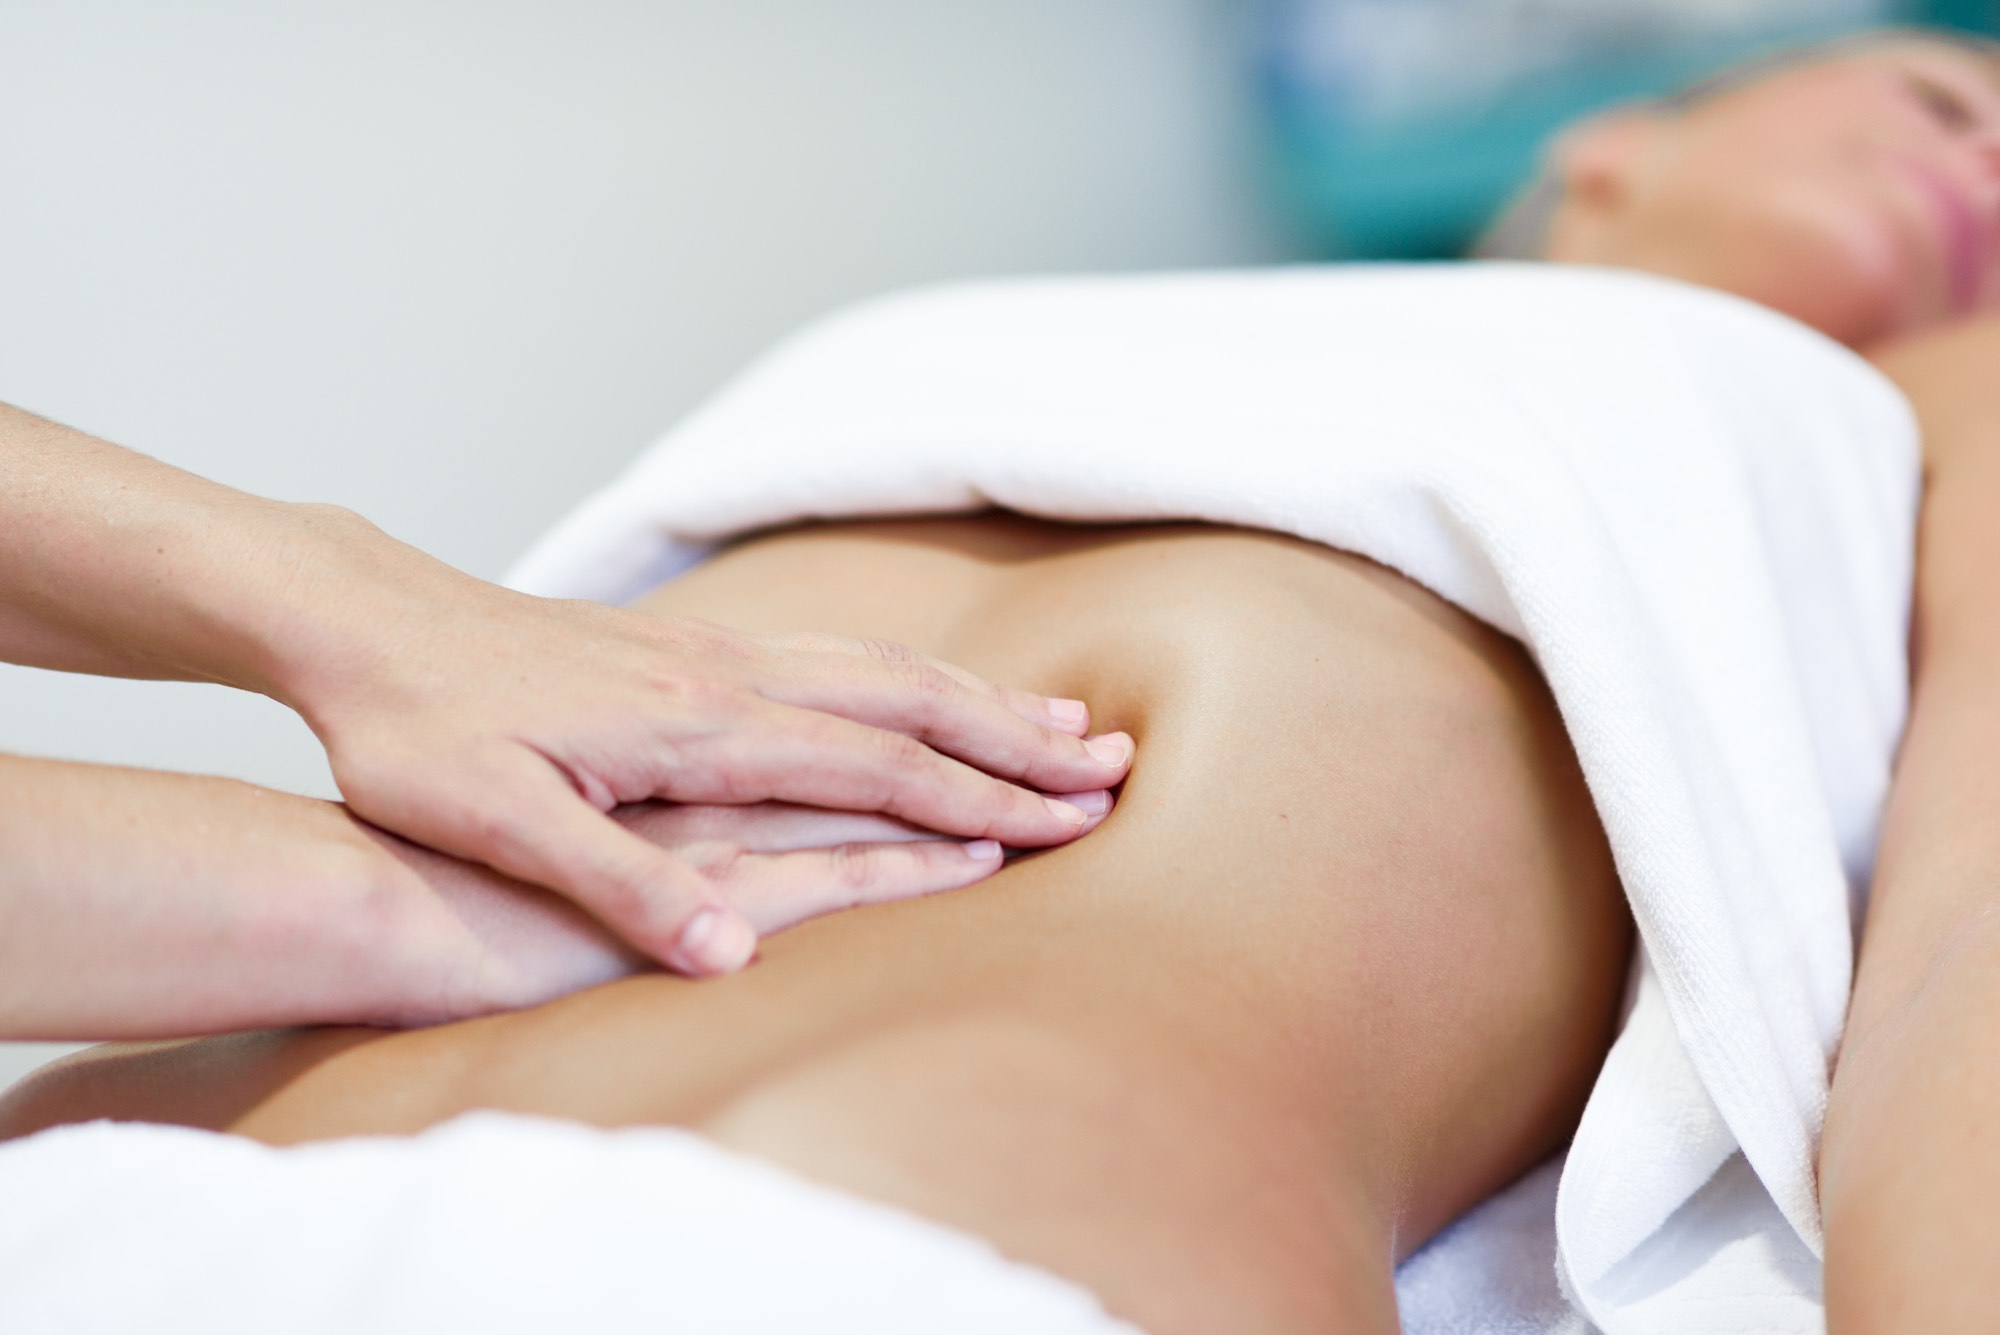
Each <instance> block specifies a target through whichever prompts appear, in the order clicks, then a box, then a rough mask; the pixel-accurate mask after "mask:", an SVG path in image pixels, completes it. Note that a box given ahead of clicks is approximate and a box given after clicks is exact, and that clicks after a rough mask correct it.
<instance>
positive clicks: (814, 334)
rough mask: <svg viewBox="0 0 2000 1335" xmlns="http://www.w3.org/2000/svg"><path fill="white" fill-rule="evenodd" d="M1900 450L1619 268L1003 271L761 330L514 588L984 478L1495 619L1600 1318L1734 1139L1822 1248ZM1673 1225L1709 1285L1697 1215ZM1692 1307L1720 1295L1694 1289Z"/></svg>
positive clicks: (603, 589)
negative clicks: (1081, 274) (1565, 1053)
mask: <svg viewBox="0 0 2000 1335" xmlns="http://www.w3.org/2000/svg"><path fill="white" fill-rule="evenodd" d="M1917 480H1918V456H1917V448H1916V433H1915V427H1914V424H1913V421H1912V418H1911V416H1910V413H1909V411H1908V406H1907V404H1906V403H1905V402H1904V401H1903V400H1902V399H1901V397H1900V396H1899V395H1898V394H1897V393H1896V392H1895V391H1894V390H1893V388H1892V387H1891V386H1890V385H1889V384H1888V383H1887V382H1886V381H1885V380H1884V379H1882V378H1881V377H1880V376H1879V375H1877V374H1876V373H1875V372H1874V371H1873V370H1872V369H1871V368H1870V367H1868V366H1867V365H1866V364H1865V363H1864V362H1862V361H1860V360H1859V359H1858V358H1856V357H1854V356H1853V355H1852V354H1850V353H1849V352H1847V351H1846V350H1844V349H1842V348H1840V347H1838V346H1836V345H1835V344H1833V343H1831V342H1829V341H1828V340H1826V339H1824V338H1822V337H1820V336H1819V335H1817V334H1815V333H1813V332H1812V331H1810V330H1807V329H1805V328H1804V327H1802V326H1800V325H1798V324H1796V323H1794V322H1792V321H1790V320H1787V319H1785V318H1784V317H1782V316H1779V315H1776V314H1773V313H1772V312H1770V311H1767V310H1764V309H1762V308H1760V307H1756V306H1753V305H1750V304H1748V303H1745V302H1742V301H1739V300H1737V299H1734V298H1731V297H1726V296H1723V295H1720V294H1717V293H1713V292H1709V291H1704V290H1699V289H1695V288H1690V287H1687V286H1684V285H1681V284H1676V283H1671V282H1667V281H1664V280H1659V279H1653V278H1648V277H1644V276H1640V275H1636V274H1630V273H1622V272H1613V271H1596V270H1585V269H1576V268H1556V267H1550V266H1511V265H1506V266H1503V265H1480V266H1473V265H1455V266H1440V267H1430V268H1424V267H1417V268H1398V267H1386V268H1352V269H1321V270H1293V271H1284V270H1278V271H1263V272H1256V273H1243V274H1210V275H1188V276H1173V277H1139V278H1114V279H1089V280H1057V281H1045V282H1026V283H1013V284H995V285H985V286H973V287H966V288H956V289H946V290H942V291H938V292H932V293H920V294H917V295H913V296H907V297H901V298H894V299H890V300H887V301H883V302H878V303H875V304H872V305H868V306H864V307H862V308H860V309H859V310H857V311H855V312H853V313H850V314H847V315H844V316H841V317H837V318H835V319H834V320H832V321H830V322H828V323H826V324H824V325H822V326H819V327H817V328H815V329H812V330H809V331H808V332H807V333H805V334H803V335H801V336H800V337H798V338H797V339H795V340H793V341H791V342H790V343H788V344H786V345H785V346H783V347H782V348H780V349H779V350H778V351H777V352H776V353H774V354H773V355H772V356H770V357H769V358H768V359H766V360H765V361H764V362H763V363H762V364H760V365H759V366H757V367H756V368H754V369H753V370H752V371H751V372H750V373H748V374H747V375H746V376H744V377H743V378H742V379H741V380H739V381H738V382H737V383H736V384H734V385H733V386H731V387H730V388H729V389H727V390H726V391H725V392H724V393H723V394H721V395H720V396H719V397H718V398H717V399H716V400H714V401H713V402H712V403H710V404H709V405H708V406H707V407H706V408H704V409H703V410H701V411H700V412H698V413H696V414H695V415H694V416H693V417H692V418H691V419H690V420H689V421H687V422H686V423H685V424H684V425H683V426H681V427H680V428H679V429H677V430H675V431H674V432H672V433H671V434H669V435H668V436H667V437H666V439H664V440H663V441H661V442H660V443H659V444H658V445H657V446H655V447H654V448H653V449H652V450H651V451H650V452H649V453H648V454H646V455H645V456H644V457H643V458H642V459H640V460H639V461H638V463H636V464H635V465H634V466H633V467H632V469H631V470H630V471H629V472H628V473H627V474H626V475H625V476H624V477H623V478H622V479H621V480H620V481H619V482H617V483H616V485H614V486H613V487H611V488H610V489H609V490H608V491H606V492H604V493H603V494H601V495H599V496H598V497H596V498H595V499H593V500H592V501H590V502H589V503H588V504H586V505H585V506H584V507H583V508H582V509H581V510H580V511H579V512H578V513H577V514H575V515H574V516H572V517H571V518H570V519H569V520H567V521H566V522H565V523H563V524H562V525H561V526H560V527H559V528H558V529H557V530H556V531H555V532H554V533H553V534H552V535H551V536H550V537H548V538H547V539H546V540H544V542H543V543H542V544H541V545H540V546H539V547H538V548H537V549H536V550H535V551H534V552H533V553H532V554H531V555H530V557H529V558H528V560H527V561H526V562H525V564H524V565H523V566H522V567H521V568H520V569H519V571H517V573H516V575H515V580H514V582H515V583H516V584H517V585H519V586H520V587H522V588H526V589H529V590H532V591H536V592H542V593H550V594H564V595H571V596H582V597H593V598H603V599H610V600H622V599H625V598H627V597H630V596H632V595H635V594H637V593H638V592H640V591H642V590H643V589H645V588H647V587H648V586H650V585H651V584H653V583H655V582H657V581H658V580H659V579H661V578H662V577H664V576H666V575H669V574H671V573H673V572H675V571H676V570H679V569H681V568H684V567H685V566H686V565H687V564H689V563H690V562H692V561H693V560H696V559H698V558H699V556H700V555H701V553H702V551H703V549H704V546H705V545H706V544H709V543H712V542H714V541H716V540H718V539H721V538H724V537H727V536H730V535H734V534H738V533H743V532H746V531H750V530H754V529H758V528H762V527H766V526H770V525H776V524H782V523H785V522H788V521H792V520H797V519H803V518H809V517H815V516H819V517H841V516H859V515H884V514H905V513H919V512H948V511H968V510H975V509H978V508H981V507H984V506H987V505H999V506H1004V507H1007V508H1009V509H1013V510H1019V511H1023V512H1025V513H1028V514H1035V515H1042V516H1047V517H1051V518H1056V519H1069V520H1085V521H1106V522H1112V521H1116V522H1130V521H1145V520H1170V519H1200V520H1210V521H1214V522H1218V523H1226V524H1237V525H1245V526H1251V527H1258V528H1266V529H1272V530H1277V531H1281V532H1286V533H1291V534H1296V535H1297V536H1299V537H1302V538H1307V539H1311V540H1315V541H1318V542H1323V543H1326V544H1328V545H1330V546H1333V547H1339V548H1343V549H1346V550H1349V551H1354V552H1359V553H1361V554H1363V555H1366V556H1369V557H1372V558H1374V559H1375V560H1377V561H1379V562H1382V563H1383V564H1385V565H1388V566H1391V567H1393V568H1395V569H1397V570H1400V571H1402V572H1403V573H1404V574H1406V575H1408V576H1410V577H1411V578H1412V579H1415V580H1417V581H1418V582H1420V583H1422V584H1424V585H1426V586H1427V587H1429V588H1430V589H1432V590H1434V591H1435V592H1437V593H1439V594H1440V595H1442V596H1443V597H1445V598H1447V599H1450V600H1451V601H1452V602H1454V603H1456V604H1458V605H1459V606H1461V607H1463V608H1465V609H1466V610H1467V611H1469V612H1471V613H1473V614H1474V615H1476V616H1479V617H1481V618H1483V619H1485V620H1486V621H1488V622H1490V623H1492V624H1493V625H1494V626H1496V627H1498V628H1499V629H1501V630H1503V631H1505V632H1507V633H1509V634H1512V635H1514V636H1517V637H1519V638H1520V639H1521V640H1522V641H1524V642H1525V643H1526V644H1527V645H1528V646H1529V648H1530V649H1531V650H1532V652H1533V653H1534V656H1535V658H1536V660H1537V662H1538V663H1539V664H1540V666H1541V668H1542V671H1543V672H1544V674H1545V675H1546V677H1547V679H1548V682H1549V685H1550V687H1551V688H1552V690H1553V692H1554V695H1555V698H1556V701H1557V703H1558V705H1559V706H1560V708H1561V710H1562V713H1563V717H1564V719H1565V721H1566V723H1567V725H1568V728H1569V732H1570V736H1571V738H1572V740H1573V741H1574V743H1575V746H1576V751H1577V755H1578V757H1579V759H1580V761H1581V763H1582V766H1583V770H1584V773H1585V775H1586V777H1587V779H1588V781H1589V784H1590V788H1591V792H1592V794H1593V796H1594V797H1595V799H1596V802H1597V807H1598V811H1599V814H1600V815H1601V817H1602V819H1603V822H1604V827H1605V830H1606V832H1607V834H1608V835H1609V838H1610V841H1611V845H1612V848H1613V851H1614V853H1615V855H1616V857H1617V862H1618V867H1619V871H1620V873H1621V875H1622V877H1623V880H1624V884H1625V889H1626V892H1627V894H1628V895H1629V897H1630V900H1631V904H1632V910H1633V914H1634V916H1635V918H1636V919H1637V922H1638V924H1639V928H1640V932H1641V935H1642V939H1643V942H1644V947H1645V948H1644V952H1643V960H1644V962H1643V964H1642V966H1641V967H1640V969H1639V971H1638V978H1637V980H1636V987H1635V1000H1634V1004H1633V1007H1632V1010H1631V1013H1630V1016H1629V1019H1628V1021H1627V1024H1626V1026H1625V1028H1624V1030H1623V1031H1622V1033H1621V1035H1620V1037H1619V1039H1618V1040H1617V1043H1616V1045H1615V1046H1614V1048H1613V1050H1612V1052H1611V1054H1610V1056H1609V1058H1608V1059H1607V1061H1606V1063H1605V1067H1604V1071H1603V1073H1602V1075H1601V1076H1600V1078H1599V1081H1598V1084H1597V1086H1596V1088H1595V1090H1594V1092H1593V1094H1592V1097H1591V1100H1590V1104H1589V1107H1588V1109H1587V1111H1586V1113H1585V1115H1584V1119H1583V1123H1582V1126H1581V1128H1580V1130H1579V1132H1578V1135H1577V1138H1576V1141H1575V1144H1574V1146H1573V1148H1572V1150H1571V1152H1570V1155H1569V1158H1568V1163H1567V1167H1566V1168H1565V1170H1564V1174H1563V1181H1562V1187H1561V1192H1560V1200H1559V1204H1558V1237H1559V1244H1560V1246H1559V1252H1560V1268H1561V1274H1562V1277H1563V1280H1564V1283H1565V1286H1566V1288H1567V1290H1568V1291H1569V1292H1570V1293H1571V1295H1572V1296H1573V1297H1575V1298H1577V1299H1578V1300H1580V1301H1581V1302H1582V1304H1583V1305H1584V1307H1585V1308H1586V1309H1587V1311H1588V1314H1589V1315H1590V1317H1591V1318H1592V1319H1593V1320H1594V1321H1596V1322H1597V1323H1598V1324H1599V1325H1600V1326H1602V1327H1603V1328H1604V1329H1605V1330H1607V1331H1609V1332H1612V1335H1622V1332H1624V1331H1626V1330H1636V1329H1645V1328H1646V1326H1645V1324H1644V1321H1643V1318H1642V1317H1641V1315H1640V1314H1639V1311H1638V1308H1639V1306H1640V1304H1637V1303H1636V1301H1635V1300H1634V1299H1633V1298H1632V1297H1631V1293H1632V1290H1631V1287H1630V1283H1629V1280H1630V1273H1631V1272H1630V1268H1629V1267H1626V1266H1625V1263H1626V1262H1628V1261H1631V1262H1633V1263H1634V1264H1640V1263H1643V1261H1644V1259H1645V1258H1644V1256H1643V1254H1642V1248H1643V1247H1644V1246H1645V1245H1646V1244H1648V1241H1649V1239H1654V1238H1655V1236H1656V1235H1659V1234H1661V1233H1662V1229H1663V1226H1664V1225H1666V1224H1667V1223H1668V1221H1669V1218H1670V1217H1671V1216H1673V1215H1674V1214H1675V1212H1676V1211H1677V1210H1679V1209H1680V1207H1681V1206H1682V1205H1683V1204H1684V1203H1685V1202H1687V1201H1688V1200H1689V1199H1690V1198H1691V1197H1693V1196H1694V1195H1695V1194H1696V1192H1697V1191H1699V1190H1700V1189H1701V1187H1702V1186H1703V1184H1704V1183H1706V1182H1707V1181H1708V1180H1709V1178H1710V1177H1711V1176H1712V1175H1713V1174H1714V1173H1715V1172H1716V1170H1717V1169H1718V1168H1719V1167H1720V1166H1721V1165H1722V1164H1723V1163H1724V1162H1725V1161H1726V1160H1728V1159H1729V1157H1730V1155H1731V1154H1732V1153H1734V1152H1735V1151H1737V1150H1738V1149H1739V1148H1740V1149H1741V1151H1742V1153H1743V1154H1744V1156H1745V1158H1746V1160H1747V1162H1748V1164H1749V1166H1750V1167H1751V1168H1752V1169H1753V1170H1754V1171H1755V1175H1756V1177H1757V1178H1758V1179H1759V1180H1760V1181H1761V1183H1762V1184H1763V1188H1764V1189H1765V1190H1766V1191H1767V1192H1768V1194H1769V1197H1770V1198H1771V1199H1772V1200H1773V1201H1775V1203H1776V1207H1777V1209H1778V1210H1779V1211H1780V1212H1781V1214H1782V1217H1783V1218H1784V1219H1786V1220H1788V1221H1789V1222H1790V1226H1791V1228H1793V1229H1794V1230H1796V1232H1797V1234H1798V1237H1799V1239H1801V1240H1802V1242H1803V1244H1804V1245H1805V1246H1806V1247H1807V1248H1808V1249H1809V1251H1810V1252H1813V1253H1816V1252H1817V1250H1818V1248H1819V1245H1820V1223H1819V1214H1818V1209H1817V1205H1816V1196H1815V1190H1814V1177H1813V1164H1814V1160H1815V1154H1816V1148H1817V1145H1818V1140H1819V1131H1820V1125H1821V1120H1822V1114H1823V1112H1824V1109H1825V1103H1826V1091H1827V1072H1828V1062H1829V1059H1830V1056H1831V1054H1832V1052H1833V1050H1834V1045H1835V1043H1836V1041H1837V1039H1838V1037H1839V1034H1840V1027H1841V1023H1842V1018H1843V1011H1844V1007H1845V1003H1846V998H1847V990H1848V984H1849V977H1850V972H1851V960H1852V952H1851V945H1850V940H1851V930H1850V918H1851V915H1852V913H1853V912H1854V910H1855V907H1856V904H1857V898H1858V894H1859V887H1860V886H1862V885H1864V884H1865V878H1866V874H1867V871H1868V868H1869V865H1870V862H1871V860H1872V857H1873V848H1874V841H1875V835H1876V829H1877V823H1878V818H1879V811H1880V807H1881V803H1882V799H1883V796H1884V794H1885V792H1886V789H1887V784H1888V776H1889V764H1890V759H1891V754H1892V751H1893V748H1894V745H1895V742H1896V739H1897V737H1898V735H1899V732H1900V730H1901V727H1902V722H1903V717H1904V711H1905V704H1906V680H1905V664H1904V660H1903V646H1904V633H1905V623H1906V619H1907V612H1908V596H1909V588H1910V578H1911V565H1912V549H1913V529H1914V519H1915V512H1916V503H1917ZM1141 763H1144V762H1143V759H1142V760H1141ZM1667 1231H1668V1232H1672V1230H1667ZM1676 1245H1678V1244H1676ZM1676 1255H1678V1256H1680V1257H1682V1259H1683V1260H1687V1259H1688V1258H1690V1257H1693V1258H1695V1259H1694V1260H1691V1261H1689V1263H1690V1264H1693V1265H1694V1266H1695V1270H1696V1272H1697V1273H1696V1274H1694V1275H1693V1276H1689V1277H1683V1279H1682V1281H1681V1282H1682V1283H1683V1284H1685V1285H1691V1286H1692V1287H1691V1288H1689V1289H1688V1292H1690V1293H1694V1292H1699V1291H1701V1290H1702V1283H1703V1281H1702V1272H1705V1271H1707V1270H1708V1269H1709V1264H1708V1262H1704V1261H1701V1260H1700V1259H1699V1257H1700V1255H1701V1249H1700V1247H1699V1246H1697V1247H1696V1248H1695V1249H1694V1251H1692V1252H1690V1251H1688V1250H1687V1249H1685V1248H1681V1249H1680V1250H1679V1251H1677V1252H1676ZM1710 1259H1711V1260H1716V1259H1717V1258H1716V1257H1715V1256H1711V1258H1710ZM1621 1267H1624V1268H1621ZM1739 1278H1740V1276H1739ZM1770 1282H1771V1284H1772V1285H1773V1286H1774V1291H1777V1290H1780V1289H1782V1290H1786V1291H1790V1289H1791V1288H1795V1287H1796V1285H1794V1284H1793V1283H1792V1281H1791V1280H1788V1279H1786V1278H1785V1277H1784V1276H1783V1275H1782V1274H1780V1273H1779V1272H1778V1270H1776V1269H1774V1270H1773V1271H1772V1274H1771V1276H1770ZM1718 1283H1719V1284H1721V1288H1720V1289H1717V1290H1716V1292H1718V1293H1721V1292H1722V1291H1723V1290H1727V1289H1730V1288H1731V1287H1732V1286H1735V1287H1740V1285H1737V1284H1736V1280H1734V1279H1731V1280H1727V1281H1718ZM1704 1328H1705V1329H1709V1330H1718V1331H1720V1330H1729V1329H1732V1328H1734V1327H1733V1326H1732V1324H1731V1321H1730V1319H1729V1318H1728V1313H1727V1311H1726V1310H1722V1309H1718V1310H1717V1313H1716V1314H1715V1319H1714V1320H1713V1321H1711V1322H1709V1323H1707V1324H1706V1325H1705V1327H1704Z"/></svg>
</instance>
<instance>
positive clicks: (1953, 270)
mask: <svg viewBox="0 0 2000 1335" xmlns="http://www.w3.org/2000/svg"><path fill="white" fill-rule="evenodd" d="M1904 165H1905V166H1907V167H1908V168H1909V170H1910V174H1911V176H1912V178H1913V179H1914V180H1915V181H1916V183H1917V186H1918V188H1919V189H1920V190H1922V191H1923V194H1924V197H1925V199H1926V200H1928V201H1929V203H1930V208H1931V214H1932V216H1933V217H1934V218H1935V219H1936V221H1937V229H1938V237H1939V239H1940V240H1941V241H1942V242H1943V245H1944V257H1945V265H1946V271H1947V278H1948V280H1949V283H1950V289H1951V305H1952V310H1953V311H1954V312H1955V313H1957V314H1959V315H1964V314H1966V313H1967V312H1969V311H1971V310H1972V309H1973V308H1974V307H1975V306H1977V305H1978V304H1979V295H1980V293H1979V289H1980V287H1981V285H1982V281H1983V279H1984V278H1985V275H1986V262H1987V257H1988V255H1989V254H1990V253H1991V249H1992V245H1993V227H1992V223H1991V221H1990V220H1989V219H1988V218H1987V217H1986V216H1985V215H1984V214H1983V212H1982V211H1981V210H1980V209H1979V208H1978V207H1977V206H1976V205H1975V204H1974V203H1973V201H1972V197H1971V195H1970V194H1969V193H1968V192H1967V191H1966V190H1965V189H1964V188H1963V187H1961V186H1960V185H1959V184H1958V183H1957V182H1955V181H1953V180H1952V179H1951V178H1950V177H1949V176H1947V175H1945V174H1944V173H1943V172H1941V171H1938V170H1937V169H1936V168H1933V167H1930V166H1928V165H1926V164H1925V163H1922V162H1918V161H1915V160H1910V159H1906V160H1905V164H1904Z"/></svg>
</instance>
